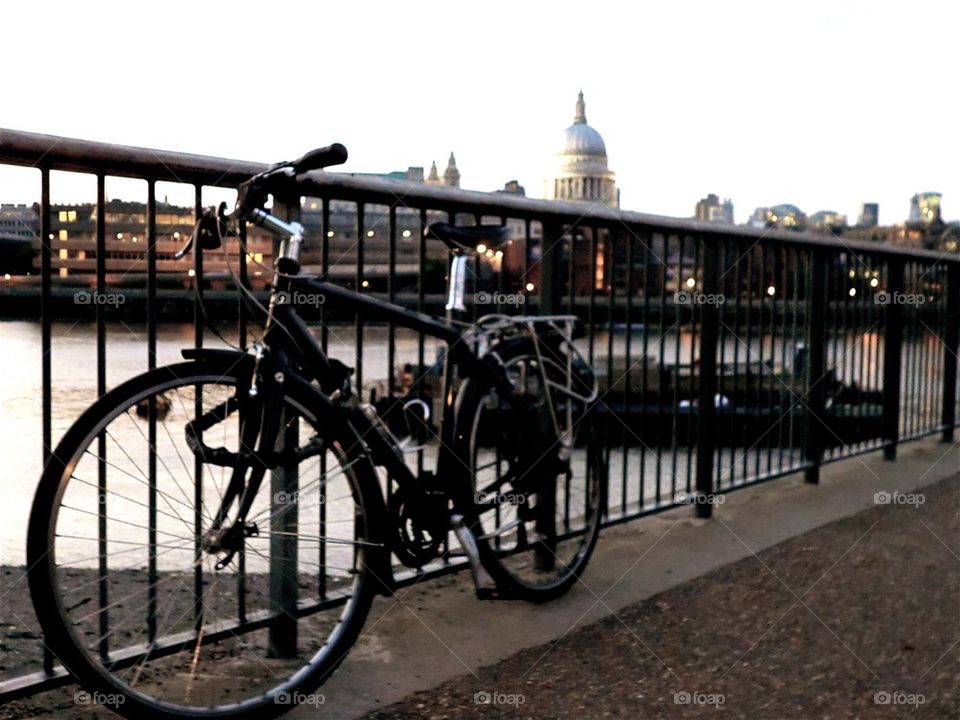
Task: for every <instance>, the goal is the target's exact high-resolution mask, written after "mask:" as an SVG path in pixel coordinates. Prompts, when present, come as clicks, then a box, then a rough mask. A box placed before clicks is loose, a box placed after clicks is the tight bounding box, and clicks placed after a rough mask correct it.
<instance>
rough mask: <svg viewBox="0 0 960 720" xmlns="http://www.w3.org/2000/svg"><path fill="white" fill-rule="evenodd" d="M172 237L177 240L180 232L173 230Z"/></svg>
mask: <svg viewBox="0 0 960 720" xmlns="http://www.w3.org/2000/svg"><path fill="white" fill-rule="evenodd" d="M173 239H174V240H179V239H180V233H178V232H175V233H174V234H173Z"/></svg>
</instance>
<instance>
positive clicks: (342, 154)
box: [290, 143, 347, 175]
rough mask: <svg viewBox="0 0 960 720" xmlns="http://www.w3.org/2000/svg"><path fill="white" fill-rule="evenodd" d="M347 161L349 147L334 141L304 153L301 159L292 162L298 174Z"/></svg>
mask: <svg viewBox="0 0 960 720" xmlns="http://www.w3.org/2000/svg"><path fill="white" fill-rule="evenodd" d="M346 161H347V149H346V148H345V147H344V146H343V145H341V144H340V143H333V144H332V145H327V147H322V148H317V149H316V150H311V151H310V152H308V153H304V154H303V155H302V156H301V157H300V158H299V159H297V160H294V161H293V162H292V163H290V165H291V167H293V171H294V172H295V173H297V174H298V175H299V174H300V173H305V172H309V171H310V170H320V169H321V168H325V167H330V166H331V165H343V163H345V162H346Z"/></svg>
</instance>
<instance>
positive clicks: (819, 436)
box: [803, 250, 828, 484]
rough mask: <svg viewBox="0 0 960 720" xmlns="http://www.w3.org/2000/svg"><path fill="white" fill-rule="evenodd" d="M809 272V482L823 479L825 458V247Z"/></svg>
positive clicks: (806, 447) (816, 252)
mask: <svg viewBox="0 0 960 720" xmlns="http://www.w3.org/2000/svg"><path fill="white" fill-rule="evenodd" d="M807 272H808V273H809V276H808V278H807V290H808V292H809V295H808V297H807V356H806V362H805V363H804V364H805V365H806V374H805V378H804V379H805V385H806V403H805V407H804V410H805V412H804V439H803V443H804V447H803V456H804V460H806V462H807V463H810V465H809V466H808V467H807V469H806V471H804V480H805V481H806V482H808V483H814V484H815V483H818V482H820V464H821V462H822V461H823V425H824V423H825V422H826V418H824V405H825V403H826V388H825V385H824V375H825V373H826V364H827V357H826V322H827V319H826V314H827V272H828V267H827V256H826V253H825V252H823V251H822V250H813V251H812V252H811V258H810V264H809V265H808V268H807Z"/></svg>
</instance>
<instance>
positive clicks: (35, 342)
mask: <svg viewBox="0 0 960 720" xmlns="http://www.w3.org/2000/svg"><path fill="white" fill-rule="evenodd" d="M193 332H194V330H193V326H192V325H191V324H188V323H179V324H170V325H164V326H162V327H160V328H159V330H158V337H157V364H158V365H163V364H167V363H172V362H176V361H178V360H179V359H180V350H181V349H182V348H184V347H191V346H192V344H193ZM363 338H364V349H363V378H364V386H365V387H369V386H370V385H371V383H373V382H375V381H378V380H381V381H382V380H383V379H384V378H386V376H387V331H386V329H385V328H382V327H369V328H366V329H365V330H364V336H363ZM608 340H609V337H608V336H607V335H606V333H605V332H598V333H596V334H595V335H594V343H595V356H594V362H595V365H596V366H597V368H598V369H599V370H603V369H605V367H606V355H607V348H608ZM662 341H663V351H664V352H663V357H664V358H666V359H667V363H668V364H671V363H673V362H674V361H675V360H676V359H678V360H679V362H680V363H689V362H690V346H691V341H690V335H689V333H688V332H686V331H671V332H668V333H667V334H665V335H664V337H663V338H662ZM355 342H356V337H355V330H354V327H353V326H336V327H331V328H330V329H329V348H330V350H329V352H330V355H331V356H333V357H336V358H338V359H340V360H342V361H344V362H346V363H347V364H349V365H354V364H355V362H354V358H355ZM660 342H661V339H660V338H654V337H651V336H647V345H648V354H650V355H657V354H658V353H659V351H660ZM923 342H924V343H925V344H926V345H929V344H930V341H929V340H924V341H923ZM631 343H632V357H633V358H634V360H636V359H637V358H639V357H640V355H641V352H642V347H643V331H642V329H637V330H634V331H633V336H632V338H631ZM205 344H206V345H207V346H209V347H223V346H224V345H223V343H222V341H220V340H219V339H218V338H216V337H215V336H214V335H212V334H210V335H209V336H208V337H207V339H206V340H205ZM625 344H626V335H625V334H623V333H617V334H614V336H613V355H614V358H622V357H623V355H624V353H625ZM722 344H723V353H724V355H725V357H726V360H727V361H728V362H729V361H731V360H732V359H733V357H734V352H735V351H736V352H738V353H739V355H740V359H741V362H743V360H744V359H745V358H746V357H747V349H746V348H747V345H746V343H744V342H743V341H742V340H739V339H737V338H734V337H725V338H724V339H723V343H722ZM918 344H920V343H918ZM851 345H852V346H856V347H857V350H855V351H854V353H853V355H854V356H856V357H858V358H859V359H857V360H856V362H855V363H854V364H853V365H851V363H839V366H840V368H841V372H840V375H841V376H843V375H850V374H856V373H859V374H860V375H861V376H862V377H879V373H878V369H879V368H878V366H877V363H878V362H879V358H878V357H877V355H878V345H879V343H878V338H877V337H876V335H875V334H867V335H861V336H859V337H856V338H851ZM396 347H397V351H396V352H397V364H398V366H399V365H402V364H403V363H406V362H410V363H415V362H416V361H417V352H418V343H417V336H416V335H415V334H414V333H412V332H407V331H404V330H398V331H397V334H396ZM761 347H763V348H765V349H764V355H765V358H769V357H771V355H772V356H773V357H774V358H775V360H776V364H779V361H780V358H781V357H783V358H785V359H786V364H787V365H788V366H789V363H790V362H791V359H792V357H793V353H794V350H795V349H796V348H795V347H794V346H793V345H792V344H789V343H788V344H787V346H786V347H784V348H783V349H782V352H781V350H780V349H779V347H778V348H776V349H775V350H774V352H773V353H771V352H770V351H769V350H767V349H766V348H769V347H770V339H769V338H766V337H765V338H755V339H754V340H753V341H752V342H751V349H750V353H751V360H758V359H759V354H758V353H759V352H760V350H761ZM0 349H2V352H0V378H2V383H0V458H2V463H3V469H4V477H3V480H2V489H3V495H2V497H3V503H2V504H0V565H20V564H22V563H23V562H24V558H25V549H24V548H25V537H26V523H27V517H28V514H29V508H30V503H31V500H32V496H33V492H34V489H35V486H36V483H37V479H38V477H39V475H40V472H41V469H42V467H41V463H42V448H41V437H42V431H41V370H40V368H41V328H40V324H39V323H38V322H34V321H0ZM439 349H440V348H439V342H438V341H435V340H432V339H430V338H427V340H426V346H425V358H426V361H427V362H428V363H430V362H431V361H432V360H433V359H434V358H435V357H436V356H437V352H438V350H439ZM832 352H833V351H831V353H832ZM857 353H859V355H857ZM931 354H935V353H933V351H931ZM621 362H622V361H621ZM614 366H615V368H616V367H617V365H616V363H615V365H614ZM845 366H846V367H845ZM51 367H52V380H53V408H52V430H53V442H54V445H55V444H56V443H57V441H58V440H59V438H60V437H61V436H62V435H63V433H64V431H65V430H66V429H67V428H68V427H69V425H70V424H71V423H72V422H73V421H74V420H75V419H76V418H77V416H78V415H79V414H80V413H81V412H82V411H83V410H84V409H86V408H87V407H88V406H89V405H90V404H91V403H92V402H93V401H94V400H95V399H96V371H97V361H96V326H95V324H93V323H88V322H64V323H55V324H54V325H53V328H52V353H51ZM146 369H147V352H146V328H145V326H142V325H128V324H124V323H111V324H109V325H108V327H107V386H108V388H111V387H115V386H116V385H117V384H119V383H120V382H122V381H124V380H126V379H128V378H130V377H132V376H134V375H136V374H138V373H141V372H143V371H145V370H146ZM615 374H618V373H617V372H616V371H615ZM632 452H634V451H628V456H627V458H626V459H624V458H623V457H622V454H619V455H617V454H615V455H614V456H612V457H611V463H612V464H613V465H616V467H611V470H612V477H613V478H619V477H620V476H621V475H623V476H624V477H626V476H627V472H626V471H624V469H623V465H624V461H625V460H626V464H627V466H628V469H629V474H630V475H631V477H633V476H639V473H640V466H639V461H640V459H641V458H640V457H633V455H632V454H631V453H632ZM636 452H639V453H643V452H644V451H642V450H637V451H636ZM677 456H678V458H679V459H678V462H677V463H676V467H671V468H669V473H670V475H671V477H669V478H663V479H662V480H663V484H664V485H665V486H666V487H673V486H678V491H679V490H680V489H682V487H680V486H682V485H683V484H684V482H683V481H679V482H678V481H676V478H677V477H681V478H686V477H689V472H688V470H687V461H688V458H687V457H686V454H685V453H682V452H678V453H677ZM672 462H673V460H672V457H671V463H672ZM662 467H663V463H662V462H660V461H658V460H657V459H656V458H655V457H651V458H650V461H649V462H645V468H646V469H645V470H644V472H645V473H650V472H652V471H653V468H657V472H660V471H661V470H662ZM639 479H640V478H639V477H636V478H635V480H637V481H639ZM659 484H660V482H659V480H658V481H657V482H656V483H655V482H654V481H653V480H652V479H648V480H647V484H646V489H645V490H643V496H642V497H641V496H640V490H639V489H636V488H634V487H633V486H634V485H636V486H637V487H639V486H640V483H639V482H634V480H631V482H630V486H631V487H630V489H629V491H628V492H627V493H625V494H624V496H623V498H621V497H620V494H619V489H618V490H617V493H618V494H617V501H618V502H617V504H618V505H619V504H620V502H619V501H621V500H623V501H626V502H625V503H624V505H625V506H626V505H629V504H631V503H636V502H638V501H642V502H644V503H646V502H648V500H649V498H650V497H652V495H651V493H653V492H654V491H653V487H654V486H655V485H659ZM628 495H629V497H627V496H628Z"/></svg>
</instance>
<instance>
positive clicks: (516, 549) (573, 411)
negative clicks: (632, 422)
mask: <svg viewBox="0 0 960 720" xmlns="http://www.w3.org/2000/svg"><path fill="white" fill-rule="evenodd" d="M491 352H492V353H495V354H497V355H498V356H499V358H500V360H501V362H502V364H503V367H504V370H505V372H506V376H507V379H508V380H509V382H510V383H511V385H512V386H513V389H514V392H515V393H517V395H518V396H519V398H520V400H519V402H517V403H516V404H513V405H512V404H510V402H509V401H508V400H507V399H505V398H503V397H501V396H500V394H499V393H498V392H497V390H496V388H494V387H490V386H483V385H482V384H481V383H480V382H478V381H476V380H474V379H471V380H469V381H468V382H467V384H466V385H465V387H464V389H463V391H462V393H463V395H462V399H461V401H460V411H459V413H458V421H457V448H456V450H457V453H458V456H459V457H461V458H462V459H463V460H464V463H465V465H466V466H467V467H468V471H469V482H468V483H467V485H468V486H469V488H470V491H471V496H470V497H469V498H463V497H461V499H460V501H459V503H458V506H459V509H460V512H461V513H462V514H463V516H464V518H465V520H466V521H467V522H468V525H469V526H470V527H471V529H472V530H473V532H474V535H475V537H476V539H477V545H478V550H479V551H480V556H481V559H482V560H483V564H484V567H485V568H486V569H487V571H488V572H489V573H490V574H491V576H492V577H493V579H494V580H495V581H496V582H497V584H498V586H499V587H500V588H501V589H502V590H503V591H505V593H504V594H507V595H509V596H515V597H519V598H521V599H525V600H529V601H531V602H544V601H548V600H552V599H554V598H556V597H559V596H560V595H562V594H563V593H565V592H566V591H567V590H568V589H569V588H570V586H571V585H573V583H574V582H576V579H577V577H578V576H579V574H580V573H581V572H582V570H583V568H584V567H585V566H586V564H587V562H588V560H589V559H590V554H591V553H592V552H593V548H594V545H595V544H596V540H597V535H598V532H599V529H600V523H601V520H602V515H603V508H604V503H605V482H604V475H603V466H602V462H601V459H602V454H601V452H600V447H599V439H598V437H597V434H596V431H595V428H594V424H593V421H592V416H591V413H590V407H589V405H588V401H587V400H586V397H587V396H589V395H590V394H591V392H590V390H589V389H588V388H587V380H586V378H587V377H589V378H590V381H591V382H590V383H589V384H590V385H592V376H591V375H590V374H589V369H588V368H586V367H576V361H575V359H574V358H568V357H567V355H566V354H565V353H563V352H562V351H561V350H560V349H559V348H557V347H556V345H555V344H554V345H550V344H548V343H545V342H542V341H541V342H536V343H535V342H534V340H533V339H532V338H530V337H520V338H514V339H511V340H507V341H504V342H502V343H500V344H499V345H498V346H496V347H494V348H493V350H492V351H491Z"/></svg>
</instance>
